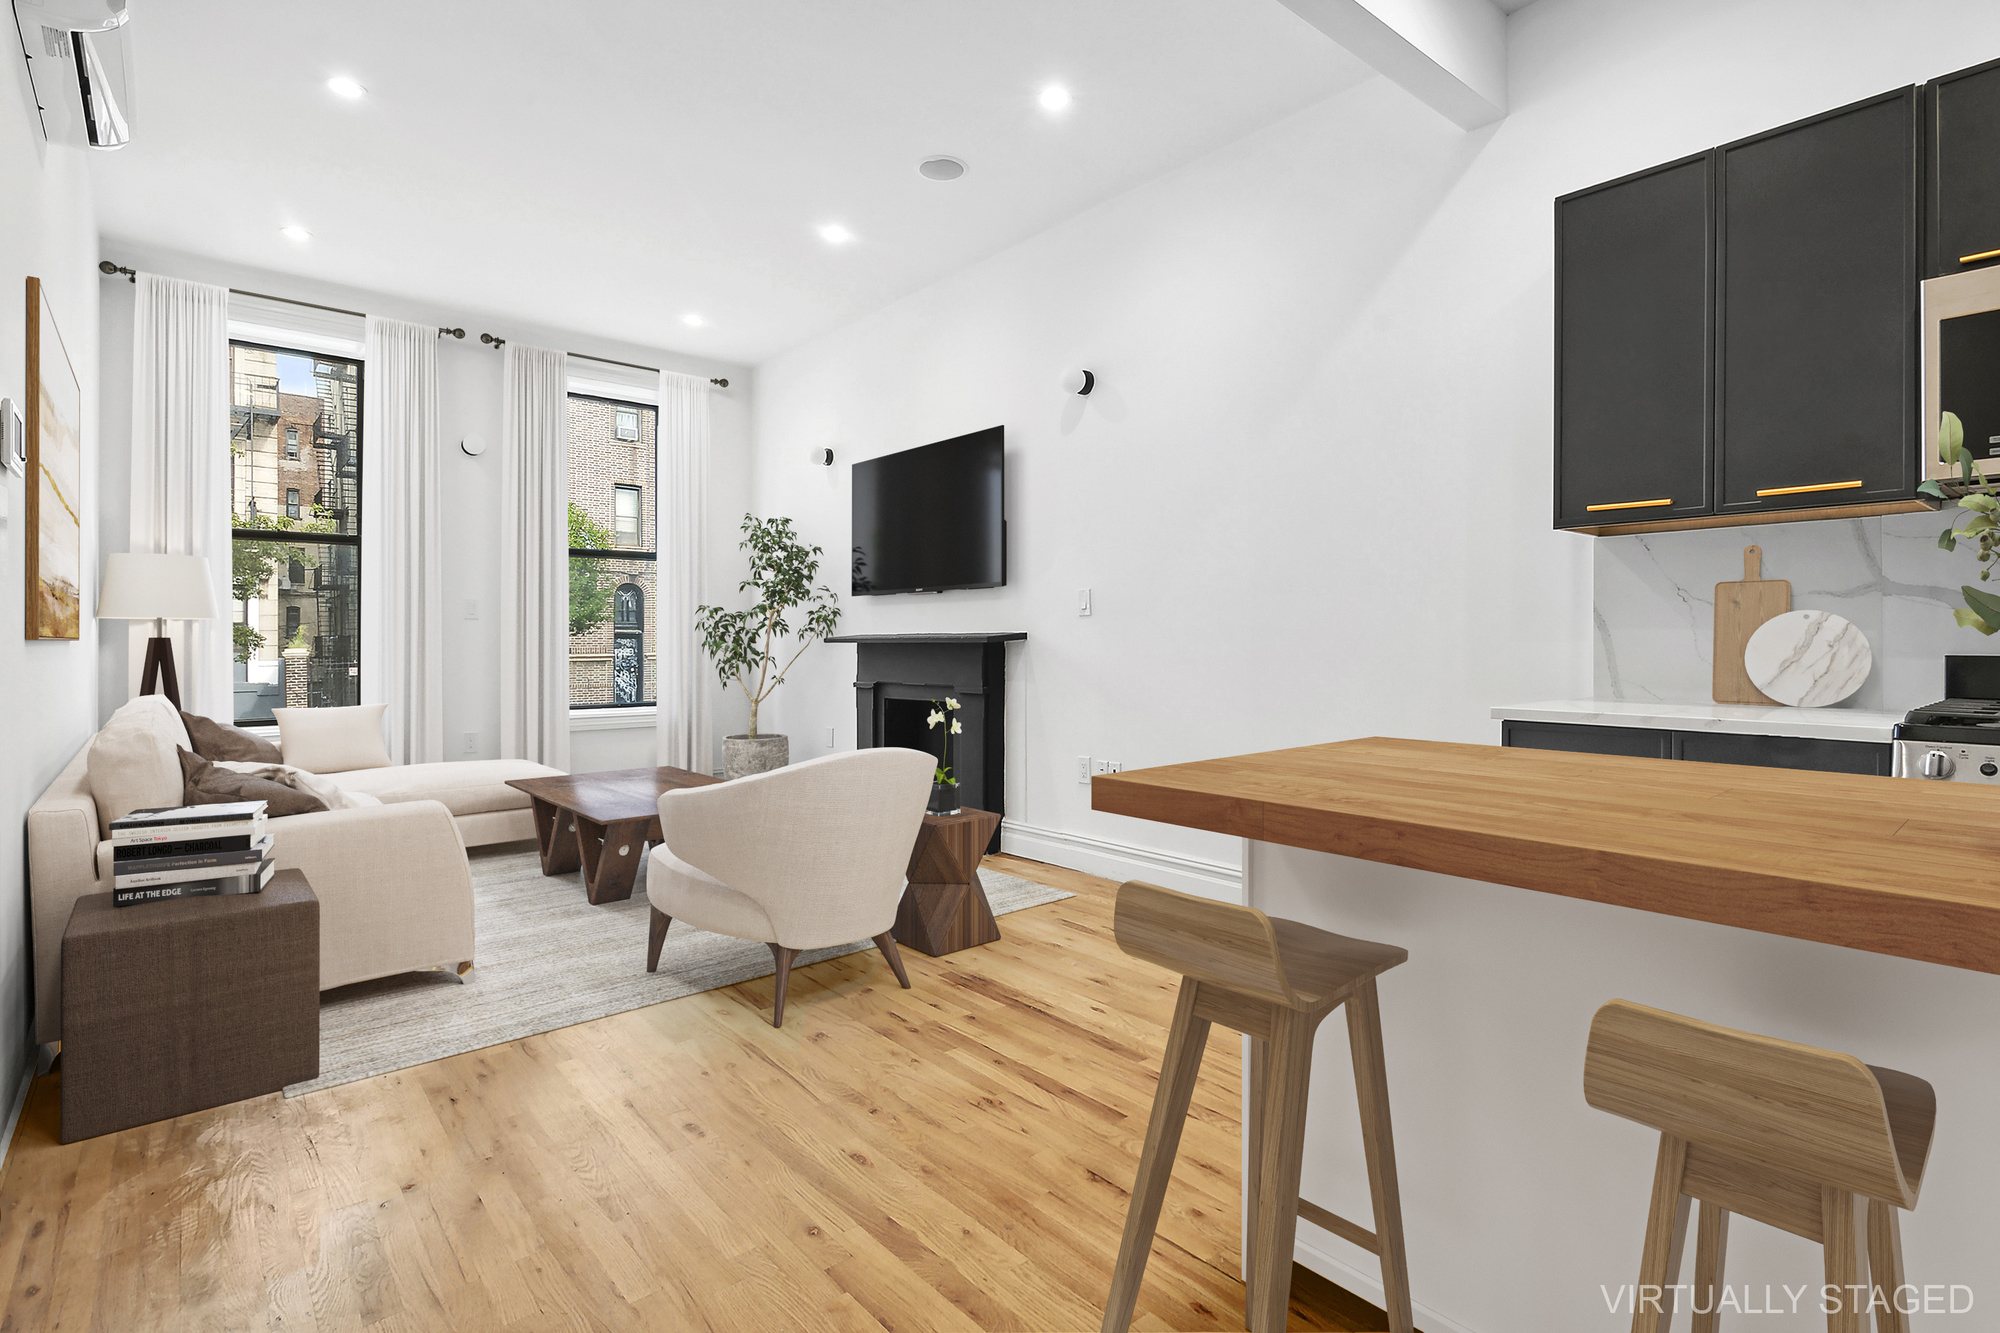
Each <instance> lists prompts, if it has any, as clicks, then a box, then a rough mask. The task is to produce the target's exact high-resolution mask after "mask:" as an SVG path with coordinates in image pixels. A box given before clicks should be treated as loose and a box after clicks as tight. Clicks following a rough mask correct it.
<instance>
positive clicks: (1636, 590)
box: [1591, 508, 2000, 713]
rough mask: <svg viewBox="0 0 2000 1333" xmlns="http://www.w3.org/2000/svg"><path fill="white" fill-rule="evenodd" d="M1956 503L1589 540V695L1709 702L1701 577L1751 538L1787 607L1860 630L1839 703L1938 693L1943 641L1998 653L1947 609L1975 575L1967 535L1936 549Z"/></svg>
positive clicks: (1709, 625) (1729, 572)
mask: <svg viewBox="0 0 2000 1333" xmlns="http://www.w3.org/2000/svg"><path fill="white" fill-rule="evenodd" d="M1958 512H1959V511H1958V510H1957V509H1955V508H1947V509H1942V510H1939V511H1938V512H1937V513H1935V514H1892V515H1889V516H1887V517H1885V518H1860V519H1829V520H1824V521H1818V522H1807V523H1773V524H1768V525H1765V526H1760V527H1745V528H1704V529H1700V530H1697V531H1694V532H1656V533H1650V534H1647V535H1645V536H1638V537H1599V538H1596V539H1594V540H1593V542H1592V548H1591V563H1592V579H1593V590H1592V603H1593V607H1592V610H1593V612H1594V615H1595V618H1596V626H1595V633H1594V635H1593V642H1594V652H1593V656H1594V659H1595V660H1594V664H1593V672H1592V674H1593V679H1594V685H1595V694H1596V696H1597V697H1598V698H1600V699H1631V700H1636V701H1643V702H1662V703H1707V702H1709V701H1710V699H1711V693H1712V687H1713V674H1712V673H1713V653H1714V645H1715V585H1716V584H1718V583H1721V582H1725V581H1728V580H1732V579H1740V578H1742V577H1743V548H1744V547H1745V546H1749V545H1756V546H1760V547H1762V548H1763V553H1764V568H1763V577H1764V578H1767V579H1786V580H1789V581H1790V583H1791V585H1792V608H1793V609H1794V610H1799V611H1832V612H1834V613H1835V614H1837V615H1841V616H1845V617H1846V618H1847V619H1849V620H1851V621H1853V622H1854V624H1855V625H1856V626H1858V627H1859V628H1860V630H1861V632H1862V633H1863V634H1865V635H1867V636H1868V642H1869V644H1870V646H1871V647H1872V648H1873V650H1874V655H1875V668H1874V670H1873V671H1872V672H1870V673H1869V676H1868V680H1867V683H1866V684H1864V685H1863V686H1862V687H1861V689H1860V691H1859V692H1858V693H1857V694H1855V695H1854V696H1853V697H1852V698H1850V699H1848V700H1847V701H1846V703H1845V704H1844V705H1840V706H1842V707H1848V708H1870V709H1882V710H1884V711H1888V712H1897V713H1901V712H1907V711H1908V710H1910V709H1912V708H1915V707H1917V706H1918V705H1919V704H1926V703H1929V702H1931V701H1932V700H1933V699H1937V698H1940V697H1942V695H1943V693H1944V657H1945V655H1946V654H1947V653H1992V654H2000V635H1995V636H1994V637H1993V638H1990V639H1989V638H1986V637H1985V636H1983V635H1981V634H1979V633H1977V632H1976V631H1974V630H1969V629H1961V628H1959V626H1958V624H1957V622H1955V621H1954V620H1953V619H1952V618H1951V613H1952V609H1953V608H1954V607H1956V606H1958V605H1960V604H1961V603H1960V601H1959V596H1958V589H1959V586H1960V585H1961V584H1966V583H1973V584H1976V583H1977V582H1978V577H1979V576H1978V569H1979V566H1978V563H1977V561H1975V560H1974V558H1973V556H1972V553H1971V548H1970V547H1969V546H1966V545H1960V547H1959V548H1958V550H1957V551H1955V552H1949V551H1940V550H1939V549H1938V548H1937V536H1938V533H1939V532H1941V531H1942V530H1943V529H1944V526H1945V524H1946V523H1947V522H1949V521H1951V518H1952V516H1953V515H1955V514H1957V513H1958ZM1997 590H2000V589H1997Z"/></svg>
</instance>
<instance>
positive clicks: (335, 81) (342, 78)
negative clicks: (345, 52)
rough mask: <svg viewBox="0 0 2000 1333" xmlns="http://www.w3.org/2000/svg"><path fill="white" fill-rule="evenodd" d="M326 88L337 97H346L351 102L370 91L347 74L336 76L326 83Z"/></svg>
mask: <svg viewBox="0 0 2000 1333" xmlns="http://www.w3.org/2000/svg"><path fill="white" fill-rule="evenodd" d="M326 86H327V87H328V88H329V89H330V90H331V91H332V93H333V95H334V96H335V97H345V98H346V99H347V100H348V101H350V102H351V101H353V100H354V99H355V98H357V97H360V96H361V95H362V94H363V93H366V92H367V91H368V90H367V89H366V88H363V87H362V86H361V85H360V84H359V83H357V82H355V81H354V80H353V79H350V78H348V77H347V76H346V75H345V74H336V75H334V76H333V77H332V78H330V79H328V80H327V81H326Z"/></svg>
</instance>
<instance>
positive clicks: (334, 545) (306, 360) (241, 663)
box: [229, 342, 361, 723]
mask: <svg viewBox="0 0 2000 1333" xmlns="http://www.w3.org/2000/svg"><path fill="white" fill-rule="evenodd" d="M229 374H230V396H229V495H230V506H229V508H230V515H231V518H230V522H231V537H232V542H231V559H230V571H229V592H230V599H231V602H232V616H231V618H232V619H233V620H234V622H235V623H234V625H233V626H232V627H231V628H232V633H233V635H234V638H235V678H236V707H235V710H234V713H235V720H236V721H237V722H238V723H268V722H270V721H271V720H272V718H271V710H272V709H273V708H284V707H288V706H289V707H293V708H299V707H306V708H340V707H347V706H351V705H353V704H358V703H360V702H361V654H360V641H359V635H358V633H357V630H358V627H359V625H360V621H361V614H360V613H361V367H360V365H359V364H358V363H356V362H353V361H349V360H345V359H343V358H340V357H331V356H320V355H315V354H314V353H311V352H301V351H297V350H294V349H291V348H285V347H272V346H266V345H263V344H258V343H246V342H232V343H231V344H230V345H229ZM302 435H303V436H305V437H307V438H309V439H311V440H312V441H313V442H314V443H315V444H316V446H317V447H316V448H315V449H314V451H313V453H312V454H311V455H310V456H305V455H302V451H301V449H300V437H301V436H302ZM305 457H309V459H310V461H303V462H302V459H303V458H305ZM281 472H282V473H283V475H282V476H280V473H281ZM294 643H297V644H298V645H299V646H300V647H302V648H305V649H307V650H308V651H307V653H306V654H305V655H304V656H299V655H297V654H294V655H293V656H291V657H286V656H285V655H284V651H285V649H286V648H288V647H290V646H291V645H293V644H294Z"/></svg>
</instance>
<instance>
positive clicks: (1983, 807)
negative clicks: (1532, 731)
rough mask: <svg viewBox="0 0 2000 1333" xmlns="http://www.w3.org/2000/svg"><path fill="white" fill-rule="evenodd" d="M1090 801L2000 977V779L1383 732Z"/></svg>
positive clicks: (1173, 771)
mask: <svg viewBox="0 0 2000 1333" xmlns="http://www.w3.org/2000/svg"><path fill="white" fill-rule="evenodd" d="M1091 807H1092V808H1093V809H1096V810H1104V811H1109V812H1110V813H1112V814H1120V815H1131V816H1134V817H1136V818H1139V819H1152V820H1157V821H1159V822H1161V823H1167V824H1181V825H1185V826H1187V827H1189V828H1199V829H1209V830H1212V831H1214V832H1217V833H1226V834H1233V835H1235V836H1238V837H1244V838H1257V839H1261V840H1263V841H1265V842H1272V843H1279V844H1283V845H1285V846H1290V847H1303V848H1308V849H1311V850H1314V851H1321V852H1332V853H1335V854H1337V855H1340V856H1352V857H1359V858H1361V859H1363V860H1368V861H1382V862H1387V863H1388V864H1391V865H1400V866H1409V867H1412V868H1414V869H1418V870H1430V871H1436V872H1438V873H1440V874H1445V875H1457V876H1461V877H1463V878H1466V879H1475V880H1485V881H1487V882H1489V883H1494V884H1511V885H1514V886H1515V887H1518V888H1523V889H1534V890H1537V891H1538V892H1542V893H1554V894H1560V895H1562V896H1564V897H1569V898H1585V899H1589V900H1590V901H1592V902H1600V903H1611V904H1614V905H1616V906H1620V907H1632V908H1637V909H1639V910H1640V911H1645V912H1660V913H1664V914H1666V915H1668V916H1678V917H1687V918H1690V919H1692V920H1696V921H1712V922H1716V923H1718V924H1721V925H1726V926H1740V927H1742V928H1743V929H1745V930H1761V931H1765V932H1767V933H1769V934H1773V935H1789V936H1792V937H1794V938H1797V939H1803V940H1817V941H1820V942H1821V943H1825V944H1838V945H1845V946H1846V947H1848V948H1852V949H1867V950H1869V951H1871V952H1874V953H1882V954H1891V955H1894V956H1896V957H1901V958H1914V959H1919V960H1921V961H1924V962H1930V963H1941V964H1943V965H1945V966H1947V967H1962V968H1969V969H1972V970H1975V971H1980V972H1997V973H2000V792H1996V791H1993V790H1990V789H1987V788H1984V787H1979V786H1974V785H1971V784H1958V783H1950V782H1916V781H1910V780H1908V779H1897V778H1881V777H1856V776H1850V775H1848V774H1843V773H1810V772H1798V771H1793V770H1789V769H1774V768H1746V767H1738V766H1736V765H1730V764H1699V763H1690V762H1686V761H1670V760H1663V759H1633V758H1626V757H1623V756H1614V755H1587V754H1568V753H1561V752H1556V751H1548V750H1527V749H1503V748H1500V747H1497V746H1487V745H1453V744H1447V743H1445V742H1442V741H1415V740H1396V739H1390V738H1384V737H1373V738H1370V739H1368V740H1353V741H1339V742H1336V743H1334V744H1331V745H1311V746H1305V747H1303V748H1301V749H1296V750H1274V751H1271V752H1270V753H1267V754H1250V755H1239V756H1237V757H1236V758H1233V759H1209V760H1203V761H1202V762H1200V763H1193V764H1173V765H1169V766H1167V767H1164V768H1149V769H1141V770H1135V771H1133V772H1130V773H1120V774H1113V775H1107V776H1103V777H1097V778H1093V779H1092V780H1091Z"/></svg>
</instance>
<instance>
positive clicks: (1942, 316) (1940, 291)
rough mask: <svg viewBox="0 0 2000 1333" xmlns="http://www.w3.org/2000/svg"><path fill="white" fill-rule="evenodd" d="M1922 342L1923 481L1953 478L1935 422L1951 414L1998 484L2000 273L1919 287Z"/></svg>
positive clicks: (1985, 271)
mask: <svg viewBox="0 0 2000 1333" xmlns="http://www.w3.org/2000/svg"><path fill="white" fill-rule="evenodd" d="M1977 257H1978V258H1985V257H1986V256H1977ZM1923 339H1924V358H1923V368H1924V396H1923V402H1924V415H1923V430H1922V432H1921V436H1920V438H1921V439H1922V441H1923V457H1924V476H1926V477H1935V478H1944V477H1952V476H1956V475H1958V469H1957V468H1956V467H1948V466H1946V465H1945V464H1944V463H1941V462H1939V461H1938V454H1937V432H1938V421H1939V419H1940V418H1941V417H1942V416H1943V414H1944V413H1946V412H1952V413H1955V414H1957V416H1958V419H1959V422H1960V424H1961V425H1963V426H1964V427H1965V447H1966V448H1967V449H1969V450H1970V451H1971V452H1972V457H1973V459H1974V460H1975V462H1976V463H1977V464H1978V466H1979V469H1980V471H1981V472H1982V473H1984V474H1985V475H1986V476H1987V477H1988V478H2000V265H1996V266H1994V267H1990V268H1976V269H1972V270H1970V271H1969V272H1965V273H1953V274H1950V275H1949V276H1947V277H1942V278H1932V279H1930V280H1929V281H1928V282H1926V283H1924V285H1923Z"/></svg>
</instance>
